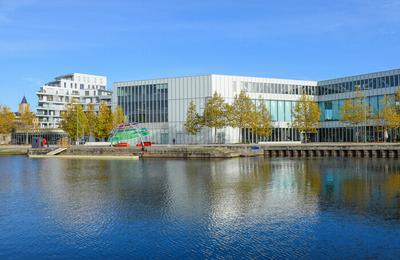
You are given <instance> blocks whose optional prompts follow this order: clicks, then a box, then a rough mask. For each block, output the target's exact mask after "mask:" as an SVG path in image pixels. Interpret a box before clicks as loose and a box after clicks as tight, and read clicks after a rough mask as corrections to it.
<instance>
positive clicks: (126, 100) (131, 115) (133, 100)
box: [117, 84, 168, 123]
mask: <svg viewBox="0 0 400 260" xmlns="http://www.w3.org/2000/svg"><path fill="white" fill-rule="evenodd" d="M117 96H118V104H119V105H120V106H121V108H122V110H123V111H124V114H125V116H126V117H127V119H128V120H129V122H138V123H156V122H168V84H149V85H139V86H127V87H119V88H117Z"/></svg>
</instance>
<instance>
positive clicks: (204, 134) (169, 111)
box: [113, 75, 317, 144]
mask: <svg viewBox="0 0 400 260" xmlns="http://www.w3.org/2000/svg"><path fill="white" fill-rule="evenodd" d="M113 86H114V89H113V90H114V92H113V93H114V94H113V104H118V105H120V106H121V107H122V109H123V111H124V113H125V115H126V117H127V120H128V121H130V122H138V123H140V125H141V126H143V127H146V128H148V129H149V130H150V131H151V133H152V136H151V137H150V138H149V140H150V141H152V142H154V143H159V144H169V143H173V142H174V141H175V143H176V144H186V143H211V142H213V141H214V140H217V141H218V142H219V143H236V142H239V129H233V128H230V127H227V128H224V129H220V130H218V131H217V136H214V134H215V133H214V131H213V130H212V129H209V128H207V127H204V128H203V129H202V130H201V132H200V133H199V134H197V135H195V136H193V135H189V134H187V133H186V132H185V130H184V123H185V120H186V113H187V109H188V106H189V103H190V102H191V101H194V103H195V104H196V107H197V110H198V112H199V113H200V114H202V113H203V111H204V106H205V103H206V101H207V99H208V98H210V97H211V96H212V95H213V93H214V92H217V93H219V94H221V96H222V97H223V98H224V99H225V101H226V102H228V103H231V102H232V101H233V99H234V96H235V95H236V94H239V93H240V91H241V90H242V89H243V90H245V91H246V92H247V93H248V95H249V96H250V97H251V98H252V99H253V100H255V102H265V103H266V105H267V108H268V109H269V111H270V112H271V116H272V120H273V121H274V130H273V134H272V136H271V137H269V138H267V139H268V140H273V141H278V140H299V138H300V136H299V133H297V131H295V130H294V129H293V128H291V127H290V122H291V121H292V108H293V106H294V104H295V101H296V100H297V99H298V98H299V97H300V95H301V94H302V93H307V94H309V95H315V94H316V91H317V82H316V81H301V80H286V79H271V78H256V77H241V76H225V75H205V76H190V77H177V78H164V79H154V80H139V81H126V82H116V83H114V85H113ZM243 134H244V135H245V137H244V138H245V139H249V138H250V139H254V136H249V135H248V133H246V132H243ZM267 139H266V140H267ZM249 141H250V140H249ZM251 141H254V140H251Z"/></svg>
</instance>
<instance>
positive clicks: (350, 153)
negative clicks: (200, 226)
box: [0, 143, 400, 159]
mask: <svg viewBox="0 0 400 260" xmlns="http://www.w3.org/2000/svg"><path fill="white" fill-rule="evenodd" d="M56 149H57V147H50V148H39V149H31V148H29V147H28V146H0V155H1V154H3V155H12V154H15V155H27V154H28V155H30V156H33V157H35V156H36V157H41V158H44V157H47V158H50V157H58V158H62V156H64V157H65V156H67V157H82V158H86V157H94V156H96V157H97V156H102V157H107V156H108V157H109V156H111V158H115V157H121V158H123V157H127V158H131V157H132V156H139V157H141V158H143V159H146V158H148V159H150V158H160V159H163V158H165V159H167V158H171V159H173V158H177V159H191V158H193V159H195V158H200V159H212V158H216V159H217V158H220V159H228V158H235V157H253V156H265V157H328V156H331V157H335V156H342V157H384V158H385V157H393V158H399V157H400V144H399V143H308V144H300V143H292V144H291V143H284V144H282V143H263V144H221V145H212V144H210V145H154V146H151V147H146V149H145V151H142V150H141V149H140V148H139V147H108V146H82V145H81V146H71V147H69V148H68V149H66V150H65V151H61V152H60V153H57V154H51V152H52V151H53V152H54V151H55V150H56ZM49 153H50V154H49Z"/></svg>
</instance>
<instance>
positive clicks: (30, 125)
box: [18, 105, 36, 144]
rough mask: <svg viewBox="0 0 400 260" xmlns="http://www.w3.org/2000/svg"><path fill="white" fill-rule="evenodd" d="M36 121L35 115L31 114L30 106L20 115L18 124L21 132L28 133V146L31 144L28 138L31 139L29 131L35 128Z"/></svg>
mask: <svg viewBox="0 0 400 260" xmlns="http://www.w3.org/2000/svg"><path fill="white" fill-rule="evenodd" d="M35 119H36V115H35V113H33V112H31V109H30V106H29V105H27V106H26V108H25V109H24V110H23V111H21V114H20V120H19V124H18V128H19V130H22V131H24V132H25V133H26V138H25V141H26V144H28V143H29V140H28V137H29V131H30V130H32V129H34V128H35Z"/></svg>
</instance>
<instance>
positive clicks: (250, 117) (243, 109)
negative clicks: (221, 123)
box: [228, 90, 255, 142]
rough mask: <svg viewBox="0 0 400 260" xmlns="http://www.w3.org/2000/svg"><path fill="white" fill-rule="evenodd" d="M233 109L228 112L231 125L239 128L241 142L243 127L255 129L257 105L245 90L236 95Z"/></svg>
mask: <svg viewBox="0 0 400 260" xmlns="http://www.w3.org/2000/svg"><path fill="white" fill-rule="evenodd" d="M231 108H232V109H231V111H230V112H229V113H228V116H229V125H230V126H232V127H233V128H239V142H241V132H242V131H241V130H242V129H243V128H250V129H255V128H253V127H254V124H253V123H254V122H255V106H254V103H253V101H252V100H251V99H250V97H249V96H248V95H247V94H246V92H245V91H244V90H242V91H240V93H239V95H235V97H234V100H233V103H232V105H231Z"/></svg>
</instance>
